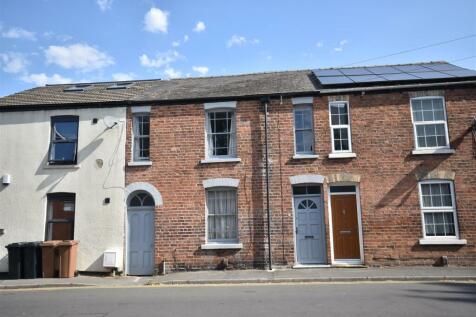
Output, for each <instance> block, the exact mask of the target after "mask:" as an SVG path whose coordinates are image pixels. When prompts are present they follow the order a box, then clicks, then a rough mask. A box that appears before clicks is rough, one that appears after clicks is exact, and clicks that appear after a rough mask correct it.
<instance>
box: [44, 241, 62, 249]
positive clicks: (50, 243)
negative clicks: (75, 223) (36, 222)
mask: <svg viewBox="0 0 476 317" xmlns="http://www.w3.org/2000/svg"><path fill="white" fill-rule="evenodd" d="M60 242H61V240H49V241H43V242H41V244H40V246H42V247H55V246H57V245H58V244H59V243H60Z"/></svg>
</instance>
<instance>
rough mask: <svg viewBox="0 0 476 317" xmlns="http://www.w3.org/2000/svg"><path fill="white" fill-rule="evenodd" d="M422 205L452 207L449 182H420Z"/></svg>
mask: <svg viewBox="0 0 476 317" xmlns="http://www.w3.org/2000/svg"><path fill="white" fill-rule="evenodd" d="M421 194H422V204H423V207H452V206H453V202H452V199H451V188H450V184H449V183H436V184H421Z"/></svg>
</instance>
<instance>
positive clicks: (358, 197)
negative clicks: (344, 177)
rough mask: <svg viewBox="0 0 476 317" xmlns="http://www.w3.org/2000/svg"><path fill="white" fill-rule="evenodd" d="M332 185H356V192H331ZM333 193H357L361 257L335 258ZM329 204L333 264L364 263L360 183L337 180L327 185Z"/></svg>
mask: <svg viewBox="0 0 476 317" xmlns="http://www.w3.org/2000/svg"><path fill="white" fill-rule="evenodd" d="M332 186H355V193H353V192H347V193H332V194H331V187H332ZM332 195H355V196H356V203H357V223H358V227H359V250H360V259H348V260H345V259H344V260H342V259H340V260H335V259H334V228H333V224H332V203H331V196H332ZM327 198H328V201H327V205H328V211H329V241H330V248H331V264H337V265H338V264H344V265H345V264H347V265H360V264H363V263H364V243H363V235H362V211H361V208H360V188H359V183H354V182H337V183H332V184H329V185H328V186H327Z"/></svg>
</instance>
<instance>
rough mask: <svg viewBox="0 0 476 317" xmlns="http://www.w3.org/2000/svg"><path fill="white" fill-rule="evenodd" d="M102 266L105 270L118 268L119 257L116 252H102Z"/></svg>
mask: <svg viewBox="0 0 476 317" xmlns="http://www.w3.org/2000/svg"><path fill="white" fill-rule="evenodd" d="M102 266H103V267H106V268H117V267H119V257H118V252H117V251H109V250H108V251H104V254H103V262H102Z"/></svg>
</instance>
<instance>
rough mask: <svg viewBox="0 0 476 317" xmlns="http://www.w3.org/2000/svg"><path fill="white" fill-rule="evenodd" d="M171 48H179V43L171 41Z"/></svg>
mask: <svg viewBox="0 0 476 317" xmlns="http://www.w3.org/2000/svg"><path fill="white" fill-rule="evenodd" d="M172 46H173V47H179V46H180V41H173V42H172Z"/></svg>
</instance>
